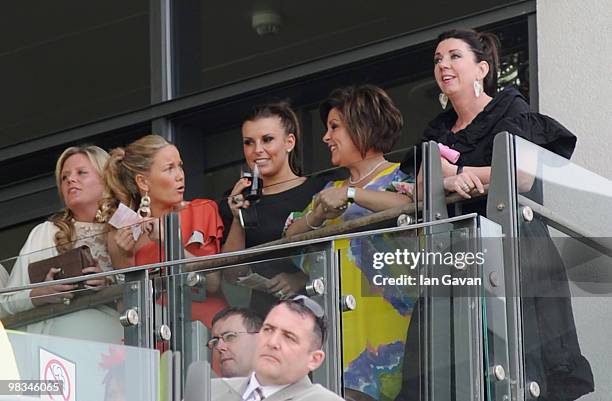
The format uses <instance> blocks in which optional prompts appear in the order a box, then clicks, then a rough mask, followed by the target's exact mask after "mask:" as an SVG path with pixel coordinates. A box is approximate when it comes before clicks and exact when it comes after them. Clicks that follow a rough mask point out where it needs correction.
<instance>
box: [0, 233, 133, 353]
mask: <svg viewBox="0 0 612 401" xmlns="http://www.w3.org/2000/svg"><path fill="white" fill-rule="evenodd" d="M75 229H76V236H77V240H76V242H75V247H78V246H81V245H87V246H88V247H89V248H90V250H91V253H92V256H93V257H94V259H95V260H96V261H97V262H98V265H99V266H100V268H101V269H102V270H103V271H109V270H112V267H111V259H110V256H109V254H108V249H107V247H106V235H105V234H104V231H105V230H106V226H105V225H104V224H98V223H81V222H76V223H75ZM57 231H58V228H57V226H55V225H54V224H53V223H51V222H49V221H46V222H44V223H41V224H39V225H37V226H36V227H34V228H33V229H32V231H31V232H30V235H29V236H28V239H27V240H26V242H25V244H24V245H23V247H22V248H21V251H20V252H19V257H18V258H17V260H16V261H15V265H14V266H13V270H12V271H11V275H10V277H9V280H8V283H7V284H6V288H10V287H20V286H24V285H28V284H30V277H29V275H28V265H29V264H30V263H32V262H36V261H39V260H43V259H47V258H50V257H52V256H56V255H57V254H58V252H57V249H56V247H55V241H54V238H55V234H56V233H57ZM30 292H31V290H26V291H19V292H17V293H12V294H0V318H2V317H5V316H8V315H13V314H16V313H19V312H23V311H26V310H29V309H32V308H34V305H33V304H32V301H31V300H30ZM18 330H21V331H27V332H28V333H36V334H47V335H53V336H59V337H69V338H79V339H83V340H91V341H98V342H104V343H116V344H121V343H122V341H123V327H122V326H121V324H120V322H119V313H118V312H117V311H116V310H115V309H113V308H110V307H108V306H99V307H96V308H92V309H86V310H82V311H77V312H73V313H69V314H67V315H63V316H58V317H55V318H51V319H47V320H45V321H42V322H39V323H33V324H30V325H27V326H23V327H20V328H19V329H18Z"/></svg>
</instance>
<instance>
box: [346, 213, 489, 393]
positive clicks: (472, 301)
mask: <svg viewBox="0 0 612 401" xmlns="http://www.w3.org/2000/svg"><path fill="white" fill-rule="evenodd" d="M467 221H468V222H472V223H473V220H467ZM466 224H467V225H466V226H465V227H463V228H460V227H459V226H457V227H456V229H454V230H452V231H449V232H442V233H436V234H425V233H424V231H423V230H418V231H417V230H405V231H397V232H389V233H379V234H373V235H367V236H356V237H353V238H350V239H345V240H336V241H334V247H335V249H337V250H338V254H339V259H340V263H339V266H340V271H341V291H342V299H346V297H347V296H352V297H354V299H355V305H356V306H355V310H353V311H351V312H349V313H344V314H343V315H342V325H341V327H342V348H343V353H342V355H343V361H342V370H343V383H344V392H345V396H346V397H350V398H351V399H363V398H364V397H366V398H367V397H369V398H367V399H376V400H396V399H397V400H420V399H423V400H424V399H432V398H431V397H433V395H432V394H429V395H428V393H427V390H426V387H428V386H433V387H435V388H436V392H437V396H438V397H441V398H440V399H444V395H443V394H449V397H450V394H453V395H454V397H455V399H471V398H470V397H472V396H473V394H481V393H482V377H483V373H482V365H481V363H482V362H481V359H479V358H478V357H475V356H478V355H482V349H481V347H482V323H481V315H480V312H479V311H480V296H481V294H482V287H481V283H482V277H481V267H480V264H482V263H476V262H477V261H476V259H475V258H476V257H477V249H478V248H477V246H478V243H477V242H476V241H475V238H476V236H475V229H474V227H472V228H469V226H470V224H469V223H466ZM468 254H473V255H472V256H470V257H469V258H466V255H468ZM468 259H469V260H468ZM470 265H474V268H470Z"/></svg>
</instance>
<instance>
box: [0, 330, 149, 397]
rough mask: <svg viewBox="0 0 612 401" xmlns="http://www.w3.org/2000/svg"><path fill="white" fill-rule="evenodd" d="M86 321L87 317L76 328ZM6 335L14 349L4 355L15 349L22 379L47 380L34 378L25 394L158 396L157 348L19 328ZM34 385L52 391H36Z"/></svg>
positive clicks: (5, 351) (9, 350)
mask: <svg viewBox="0 0 612 401" xmlns="http://www.w3.org/2000/svg"><path fill="white" fill-rule="evenodd" d="M86 325H87V323H86V322H83V324H82V325H81V327H80V328H78V329H77V330H79V329H85V328H86V327H85V326H86ZM99 327H100V326H98V328H99ZM7 335H8V340H9V344H10V347H11V348H12V349H3V350H2V354H3V355H4V356H5V357H8V353H9V352H12V353H13V354H14V356H15V360H16V362H17V369H18V371H19V372H18V373H19V378H20V380H21V381H30V380H32V381H43V382H38V383H36V382H33V383H34V385H33V386H32V387H31V388H27V389H26V390H25V391H24V392H23V393H22V394H23V395H24V396H26V395H30V396H36V398H35V399H43V400H58V399H59V400H66V401H74V400H85V399H86V400H88V401H119V400H143V401H144V400H147V401H149V400H159V399H160V398H159V389H160V364H159V352H158V351H156V350H149V349H142V348H135V347H128V346H124V345H119V344H114V345H110V344H105V343H98V342H93V341H79V340H75V339H74V338H61V337H52V336H44V335H36V334H28V333H22V332H15V331H7ZM35 384H38V387H39V390H43V388H42V387H45V388H46V389H48V390H50V392H45V391H41V392H40V393H39V392H38V391H35V390H36V388H35ZM4 390H7V389H4ZM3 393H5V391H3ZM5 394H6V393H5ZM13 394H15V393H13ZM38 396H40V398H38Z"/></svg>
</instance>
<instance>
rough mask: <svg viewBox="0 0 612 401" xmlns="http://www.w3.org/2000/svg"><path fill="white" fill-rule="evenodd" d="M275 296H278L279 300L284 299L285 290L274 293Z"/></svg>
mask: <svg viewBox="0 0 612 401" xmlns="http://www.w3.org/2000/svg"><path fill="white" fill-rule="evenodd" d="M274 295H276V297H277V298H283V297H284V296H285V293H284V292H283V290H278V291H276V292H275V293H274Z"/></svg>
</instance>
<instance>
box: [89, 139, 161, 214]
mask: <svg viewBox="0 0 612 401" xmlns="http://www.w3.org/2000/svg"><path fill="white" fill-rule="evenodd" d="M170 145H171V144H170V143H169V142H168V141H166V140H165V139H164V138H162V137H161V136H159V135H147V136H144V137H142V138H140V139H138V140H136V141H134V142H132V143H131V144H129V145H128V146H126V147H125V148H116V149H113V150H112V151H111V153H110V158H109V159H108V162H107V163H106V167H105V168H104V187H105V193H104V196H103V198H102V201H101V202H100V211H101V213H100V214H101V220H102V221H105V222H108V220H109V219H110V218H111V216H112V215H113V213H115V210H117V207H118V206H119V203H123V204H124V205H126V206H128V207H129V208H130V209H132V210H136V209H137V208H138V206H139V205H140V199H141V195H140V191H139V190H138V185H137V184H136V175H138V174H143V175H146V174H147V173H148V172H149V170H150V169H151V164H152V163H153V158H154V157H155V155H156V154H157V152H159V150H161V149H163V148H165V147H166V146H170Z"/></svg>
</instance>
